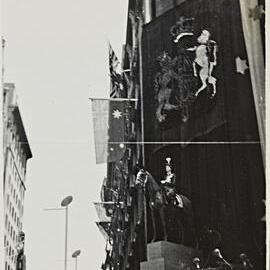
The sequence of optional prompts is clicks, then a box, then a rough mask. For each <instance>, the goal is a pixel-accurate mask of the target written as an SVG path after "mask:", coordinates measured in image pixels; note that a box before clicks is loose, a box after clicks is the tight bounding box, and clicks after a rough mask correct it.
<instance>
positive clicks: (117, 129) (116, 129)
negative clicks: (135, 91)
mask: <svg viewBox="0 0 270 270" xmlns="http://www.w3.org/2000/svg"><path fill="white" fill-rule="evenodd" d="M127 105H128V101H126V100H118V101H114V100H113V99H112V100H111V101H110V105H109V132H108V135H109V145H108V159H107V161H108V162H117V161H119V160H120V159H121V158H122V157H123V155H124V152H125V150H126V146H125V144H124V142H125V127H126V122H127V121H129V120H128V113H129V112H128V108H127Z"/></svg>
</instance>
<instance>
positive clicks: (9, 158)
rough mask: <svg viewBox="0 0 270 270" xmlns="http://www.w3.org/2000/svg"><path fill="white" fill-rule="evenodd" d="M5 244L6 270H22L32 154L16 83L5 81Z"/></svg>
mask: <svg viewBox="0 0 270 270" xmlns="http://www.w3.org/2000/svg"><path fill="white" fill-rule="evenodd" d="M3 107H4V113H3V117H4V136H3V139H4V178H3V179H4V228H5V231H4V246H5V268H4V269H5V270H19V269H23V267H25V264H24V265H23V264H21V262H20V258H19V256H18V255H19V254H20V253H21V252H22V250H23V244H24V233H23V213H24V198H25V192H26V168H27V161H28V159H30V158H31V157H32V153H31V149H30V146H29V142H28V140H27V136H26V132H25V129H24V125H23V121H22V117H21V113H20V110H19V107H18V104H17V102H16V93H15V85H14V84H13V83H5V85H4V96H3Z"/></svg>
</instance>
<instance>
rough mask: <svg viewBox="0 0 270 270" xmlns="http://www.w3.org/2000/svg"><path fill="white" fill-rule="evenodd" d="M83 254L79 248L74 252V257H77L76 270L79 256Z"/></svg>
mask: <svg viewBox="0 0 270 270" xmlns="http://www.w3.org/2000/svg"><path fill="white" fill-rule="evenodd" d="M80 254H81V251H80V250H79V249H78V250H76V251H75V252H74V253H73V254H72V258H75V270H77V267H78V256H79V255H80Z"/></svg>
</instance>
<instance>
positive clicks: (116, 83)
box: [109, 43, 124, 98]
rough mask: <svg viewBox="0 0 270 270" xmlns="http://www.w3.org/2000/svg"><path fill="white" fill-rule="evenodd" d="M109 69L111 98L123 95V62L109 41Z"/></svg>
mask: <svg viewBox="0 0 270 270" xmlns="http://www.w3.org/2000/svg"><path fill="white" fill-rule="evenodd" d="M109 69H110V78H111V91H110V97H111V98H119V97H121V92H122V91H123V90H124V85H123V79H122V70H121V64H120V62H119V60H118V58H117V56H116V54H115V52H114V50H113V49H112V46H111V44H110V43H109Z"/></svg>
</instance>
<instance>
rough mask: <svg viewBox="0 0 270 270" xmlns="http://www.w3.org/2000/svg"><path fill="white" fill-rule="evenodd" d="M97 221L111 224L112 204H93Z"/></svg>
mask: <svg viewBox="0 0 270 270" xmlns="http://www.w3.org/2000/svg"><path fill="white" fill-rule="evenodd" d="M94 206H95V208H96V212H97V215H98V219H99V221H101V222H111V219H112V214H113V211H114V207H115V203H114V202H94Z"/></svg>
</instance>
